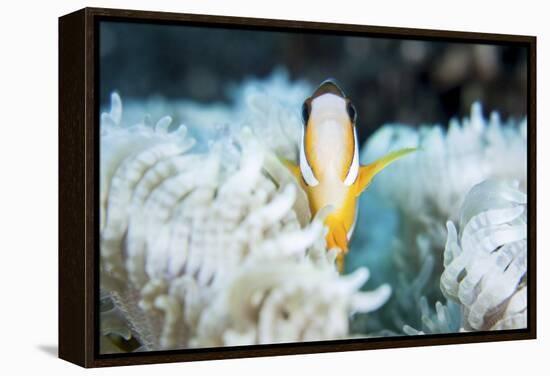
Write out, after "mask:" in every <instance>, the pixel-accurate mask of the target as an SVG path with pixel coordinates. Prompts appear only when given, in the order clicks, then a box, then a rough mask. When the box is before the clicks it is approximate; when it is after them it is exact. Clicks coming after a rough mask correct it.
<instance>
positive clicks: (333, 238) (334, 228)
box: [326, 219, 348, 273]
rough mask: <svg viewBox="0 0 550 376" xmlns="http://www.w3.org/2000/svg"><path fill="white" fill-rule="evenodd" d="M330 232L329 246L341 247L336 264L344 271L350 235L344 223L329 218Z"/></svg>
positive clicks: (328, 236)
mask: <svg viewBox="0 0 550 376" xmlns="http://www.w3.org/2000/svg"><path fill="white" fill-rule="evenodd" d="M327 225H328V227H329V232H328V234H327V237H326V240H327V248H328V249H332V248H335V247H336V248H340V251H339V252H338V254H337V255H336V266H337V268H338V271H339V272H340V273H342V272H343V271H344V256H345V255H346V253H348V236H347V232H346V229H345V227H344V225H343V224H342V223H341V222H339V221H335V220H330V219H329V220H327Z"/></svg>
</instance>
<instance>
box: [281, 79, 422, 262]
mask: <svg viewBox="0 0 550 376" xmlns="http://www.w3.org/2000/svg"><path fill="white" fill-rule="evenodd" d="M302 120H303V126H302V137H301V142H300V157H299V163H298V165H296V164H294V163H292V162H290V161H285V164H286V165H287V167H288V168H289V170H290V171H291V172H292V174H293V175H294V176H295V177H296V179H298V181H299V182H300V185H301V186H302V188H303V189H304V191H305V192H306V194H307V196H308V199H309V206H310V210H311V213H312V216H314V215H315V214H316V213H318V212H319V210H321V209H322V208H324V207H327V206H330V207H331V209H332V211H331V212H330V213H329V214H328V215H327V216H326V218H325V225H326V226H327V227H328V230H329V231H328V234H327V236H326V242H327V247H328V249H332V248H338V249H339V252H338V254H337V257H336V264H337V267H338V270H339V271H340V272H342V271H343V268H344V256H345V254H346V253H347V252H348V241H349V240H350V238H351V235H352V234H353V230H354V227H355V223H356V220H357V200H358V197H359V195H360V194H361V192H363V190H364V189H365V188H366V187H367V186H368V185H369V183H370V181H371V180H372V178H373V177H374V176H375V175H376V174H377V173H378V172H380V171H381V170H382V169H384V168H385V167H386V166H387V165H388V164H390V163H392V162H393V161H395V160H397V159H399V158H401V157H402V156H404V155H406V154H408V153H410V152H412V151H414V150H415V149H414V148H407V149H401V150H398V151H394V152H391V153H389V154H387V155H385V156H383V157H382V158H380V159H378V160H377V161H375V162H373V163H371V164H369V165H366V166H360V165H359V145H358V140H357V131H356V120H357V113H356V111H355V107H354V106H353V104H352V103H351V101H350V100H349V98H347V97H346V96H345V94H344V92H343V91H342V90H341V89H340V88H339V87H338V85H337V84H336V83H335V82H334V81H332V80H326V81H324V82H323V83H321V85H320V86H319V87H318V88H317V90H315V92H314V93H313V94H312V95H311V97H309V98H307V99H306V100H305V101H304V104H303V106H302Z"/></svg>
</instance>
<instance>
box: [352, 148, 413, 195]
mask: <svg viewBox="0 0 550 376" xmlns="http://www.w3.org/2000/svg"><path fill="white" fill-rule="evenodd" d="M416 150H417V148H403V149H399V150H396V151H392V152H391V153H388V154H386V155H385V156H383V157H382V158H380V159H377V160H376V161H374V162H373V163H371V164H368V165H366V166H361V167H360V168H359V176H358V178H357V183H356V184H357V188H356V195H357V196H359V195H360V194H361V193H362V192H363V191H364V190H365V188H367V187H368V185H369V184H370V182H371V181H372V179H373V178H374V176H375V175H376V174H378V173H379V172H380V171H382V170H383V169H384V168H386V167H387V166H388V165H389V164H391V163H392V162H395V161H396V160H398V159H399V158H401V157H404V156H405V155H407V154H409V153H412V152H414V151H416Z"/></svg>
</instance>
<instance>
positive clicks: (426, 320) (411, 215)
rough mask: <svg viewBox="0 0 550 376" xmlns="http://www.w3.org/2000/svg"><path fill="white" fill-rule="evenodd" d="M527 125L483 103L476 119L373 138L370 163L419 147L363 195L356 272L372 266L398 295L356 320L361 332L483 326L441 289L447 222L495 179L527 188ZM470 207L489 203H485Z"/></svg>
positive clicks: (366, 151)
mask: <svg viewBox="0 0 550 376" xmlns="http://www.w3.org/2000/svg"><path fill="white" fill-rule="evenodd" d="M526 130H527V122H526V120H525V119H522V120H520V121H516V120H514V119H509V120H508V121H506V122H503V121H502V120H501V118H500V116H499V115H498V113H496V112H493V113H492V114H491V115H490V118H489V119H487V118H485V117H484V116H483V112H482V108H481V105H480V104H479V103H475V104H473V105H472V109H471V113H470V116H469V117H466V118H464V119H462V121H458V120H456V119H453V120H451V122H450V123H449V126H448V128H447V129H444V128H442V127H441V126H438V125H433V126H429V125H424V126H421V127H420V128H413V127H410V126H406V125H385V126H383V127H381V128H380V129H379V130H378V131H377V132H375V133H374V134H373V135H372V136H371V137H370V138H369V139H368V140H367V142H366V143H365V146H364V147H363V148H362V149H361V151H362V153H361V159H362V162H363V163H369V162H371V161H374V160H376V159H377V158H378V157H379V156H381V155H384V154H385V153H387V152H389V151H392V150H397V149H400V148H403V147H417V148H418V151H417V152H416V153H414V154H411V155H410V156H407V158H403V159H402V160H400V161H399V162H397V163H395V164H394V165H392V168H389V169H387V170H384V171H382V172H381V173H380V174H379V175H378V176H377V177H376V179H374V181H373V183H372V184H371V186H370V187H369V189H368V190H367V192H366V193H365V194H364V195H363V196H362V197H361V199H360V215H359V222H358V223H357V226H356V231H355V234H356V235H355V238H354V239H353V241H352V244H351V250H350V253H349V256H348V264H349V265H348V266H349V268H348V270H354V268H355V267H358V266H360V265H369V268H370V269H371V271H372V274H373V275H372V279H371V281H372V282H373V283H375V284H376V283H380V282H381V281H384V283H390V284H391V286H392V290H393V294H392V298H391V299H390V301H389V302H388V304H386V305H385V306H384V307H382V309H381V310H378V311H377V312H375V313H373V314H372V315H369V317H368V320H366V322H364V323H363V322H360V321H359V322H356V323H355V324H354V327H355V328H356V330H359V331H364V332H372V331H384V333H386V334H392V335H399V334H401V333H403V331H405V332H406V333H407V334H413V333H440V332H454V331H459V330H462V329H473V328H475V327H472V326H470V325H469V324H468V323H467V322H462V315H461V307H462V305H461V304H456V303H454V302H453V301H448V296H445V295H444V294H443V292H442V291H441V289H440V285H439V279H440V276H441V274H442V273H443V271H444V262H443V253H444V249H445V247H446V244H447V245H448V238H447V233H448V232H447V228H446V223H447V222H448V221H452V222H457V221H458V220H459V218H460V213H461V207H463V205H466V204H465V203H464V200H465V197H466V195H467V194H468V192H470V190H471V189H472V188H473V187H474V186H476V185H477V184H479V183H482V182H483V181H485V180H487V179H502V180H506V181H516V182H517V184H518V189H520V190H523V191H525V187H526V184H527V134H526ZM468 205H470V206H469V207H470V208H471V209H469V210H475V209H472V205H473V208H475V205H478V206H479V207H478V209H479V210H481V209H482V208H484V207H483V206H482V205H483V203H482V202H481V201H479V200H478V201H475V202H473V203H470V204H468ZM488 231H490V229H488ZM449 233H450V231H449ZM395 271H399V272H398V273H395ZM429 307H433V308H429ZM447 311H448V312H447ZM445 312H447V313H445ZM360 318H361V316H360V315H359V316H358V317H357V320H360ZM441 318H446V319H445V320H443V321H441ZM449 320H450V322H449ZM438 322H439V323H442V324H443V325H439V324H437V325H435V324H436V323H438ZM430 323H431V324H430ZM482 327H483V328H485V326H482ZM414 328H416V329H414Z"/></svg>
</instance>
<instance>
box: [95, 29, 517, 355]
mask: <svg viewBox="0 0 550 376" xmlns="http://www.w3.org/2000/svg"><path fill="white" fill-rule="evenodd" d="M100 51H101V56H100V92H101V112H102V117H101V124H100V126H101V143H100V154H101V165H100V175H101V192H100V195H101V203H100V204H101V216H102V219H101V249H100V256H101V288H102V307H101V310H102V318H101V327H102V328H101V330H102V334H103V336H102V343H101V346H102V347H101V351H102V352H121V351H149V350H158V349H172V348H188V347H211V346H230V345H242V344H262V343H275V342H296V341H306V340H324V339H341V338H354V337H375V336H403V335H418V334H436V333H452V332H461V331H472V330H501V329H516V328H523V327H526V317H527V316H526V297H527V287H526V276H527V269H526V257H527V241H526V228H527V219H526V218H527V216H526V210H527V209H526V207H527V196H526V192H527V190H526V186H527V172H526V171H527V143H526V140H527V136H526V134H527V120H526V118H525V113H526V108H527V100H526V98H527V79H526V77H527V56H526V50H525V49H524V48H521V47H517V46H513V45H481V44H465V43H448V42H442V41H420V40H412V39H411V40H398V39H386V38H365V37H349V36H341V35H338V36H327V35H323V34H319V33H296V32H289V33H286V32H273V31H261V32H249V31H243V30H237V29H222V28H198V27H188V26H185V27H183V26H176V25H148V24H126V23H118V22H116V23H111V22H109V23H102V24H101V27H100ZM327 77H332V78H335V79H336V80H337V81H338V82H339V84H340V85H341V87H342V88H343V89H344V91H345V92H346V94H347V95H348V96H349V97H350V98H351V99H352V100H353V102H354V104H355V106H356V108H357V112H358V122H357V131H358V136H359V139H360V140H361V144H362V147H361V148H360V159H361V163H362V164H367V163H370V162H372V161H374V160H376V159H377V158H378V157H380V156H381V155H384V154H385V153H387V152H388V151H392V150H397V149H399V148H402V147H418V148H419V151H418V152H417V153H415V154H414V155H411V156H410V157H407V158H404V159H403V160H400V161H398V162H396V163H395V165H392V166H391V167H390V168H388V169H387V171H383V172H381V173H380V174H379V175H378V176H377V177H376V178H375V179H374V181H373V183H372V184H371V185H370V186H369V188H368V189H367V190H366V191H365V193H364V194H363V195H362V196H361V198H360V203H359V219H358V223H357V226H356V229H355V232H354V235H353V237H352V239H351V244H350V252H349V254H348V255H347V257H346V264H345V265H346V268H345V272H344V273H343V274H342V275H340V274H339V273H337V272H336V270H335V269H334V265H333V259H332V258H331V257H333V256H334V255H333V254H332V253H331V252H330V251H328V252H327V250H326V248H325V244H324V238H323V226H322V223H321V222H320V221H318V220H317V219H316V218H311V213H309V212H308V207H307V202H305V201H304V197H303V195H302V194H301V192H300V188H299V186H297V185H295V184H294V183H293V182H292V178H291V177H289V176H287V172H286V171H285V170H284V168H283V166H282V165H281V164H280V162H278V160H277V157H284V158H287V159H290V160H296V158H297V155H296V154H297V150H298V142H299V135H300V129H301V121H300V116H299V115H300V108H301V105H302V102H303V100H304V99H305V98H306V97H308V96H309V95H311V93H312V91H313V90H314V89H315V87H316V86H317V85H318V84H319V83H320V82H321V81H323V80H324V79H326V78H327Z"/></svg>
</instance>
